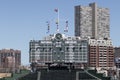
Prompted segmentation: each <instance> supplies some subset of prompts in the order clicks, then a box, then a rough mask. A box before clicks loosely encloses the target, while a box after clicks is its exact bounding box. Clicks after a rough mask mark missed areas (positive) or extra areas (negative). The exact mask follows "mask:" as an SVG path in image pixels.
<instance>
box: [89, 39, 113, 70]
mask: <svg viewBox="0 0 120 80" xmlns="http://www.w3.org/2000/svg"><path fill="white" fill-rule="evenodd" d="M89 66H90V67H91V68H92V67H93V68H98V69H102V68H104V69H110V68H111V69H113V67H114V48H113V45H112V41H111V40H105V39H99V40H96V39H89Z"/></svg>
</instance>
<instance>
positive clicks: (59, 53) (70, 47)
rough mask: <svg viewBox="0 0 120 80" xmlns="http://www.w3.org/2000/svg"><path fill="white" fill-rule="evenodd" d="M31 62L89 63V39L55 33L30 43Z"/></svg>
mask: <svg viewBox="0 0 120 80" xmlns="http://www.w3.org/2000/svg"><path fill="white" fill-rule="evenodd" d="M29 46H30V50H29V56H30V58H29V60H30V63H34V62H36V63H43V64H46V63H48V64H49V63H50V64H52V63H53V64H54V63H57V64H59V63H63V64H64V63H66V64H67V63H74V64H81V63H86V64H87V63H88V41H87V39H81V38H80V37H68V36H65V35H64V34H60V33H57V34H54V35H50V36H47V37H45V38H44V39H43V40H31V41H30V43H29Z"/></svg>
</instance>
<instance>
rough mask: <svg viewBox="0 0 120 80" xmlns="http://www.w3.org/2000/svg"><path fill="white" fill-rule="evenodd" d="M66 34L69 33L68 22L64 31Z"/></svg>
mask: <svg viewBox="0 0 120 80" xmlns="http://www.w3.org/2000/svg"><path fill="white" fill-rule="evenodd" d="M64 32H68V21H66V29H64Z"/></svg>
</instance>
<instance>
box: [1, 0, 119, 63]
mask: <svg viewBox="0 0 120 80" xmlns="http://www.w3.org/2000/svg"><path fill="white" fill-rule="evenodd" d="M93 2H96V3H97V5H98V6H99V7H105V8H109V9H110V37H111V39H112V42H113V45H114V46H120V42H119V40H120V38H119V37H118V36H119V34H120V31H119V29H120V28H119V27H118V26H119V25H120V23H119V18H120V15H119V14H120V10H119V7H120V5H119V2H120V1H103V0H99V1H98V0H86V1H80V0H75V1H73V0H70V1H69V2H68V1H64V0H60V1H57V0H53V1H49V0H44V1H39V0H36V1H32V0H25V1H24V0H20V1H16V0H10V1H9V0H4V1H3V0H0V12H1V13H0V28H1V29H0V35H1V40H0V49H3V48H12V49H18V50H21V55H22V56H21V57H22V58H21V60H22V64H28V63H29V62H28V61H29V41H30V40H32V39H35V40H41V39H43V37H44V36H47V35H49V34H54V33H56V24H55V20H56V19H57V14H56V13H55V11H54V9H55V8H59V12H60V14H59V17H60V24H59V28H60V32H61V33H63V31H64V28H65V21H66V20H68V24H69V31H68V33H67V35H70V36H74V6H76V5H82V6H88V5H89V3H93ZM113 3H114V4H113ZM46 21H50V33H49V34H47V33H46V32H47V24H46ZM116 34H117V35H116Z"/></svg>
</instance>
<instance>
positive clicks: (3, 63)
mask: <svg viewBox="0 0 120 80" xmlns="http://www.w3.org/2000/svg"><path fill="white" fill-rule="evenodd" d="M20 65H21V51H20V50H13V49H2V50H0V69H1V71H2V70H3V71H4V70H7V71H8V72H9V71H11V70H12V71H15V70H16V69H19V67H20Z"/></svg>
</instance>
